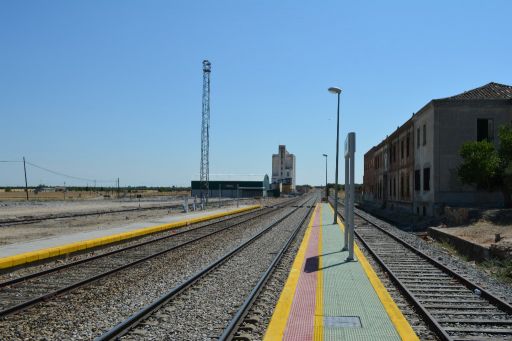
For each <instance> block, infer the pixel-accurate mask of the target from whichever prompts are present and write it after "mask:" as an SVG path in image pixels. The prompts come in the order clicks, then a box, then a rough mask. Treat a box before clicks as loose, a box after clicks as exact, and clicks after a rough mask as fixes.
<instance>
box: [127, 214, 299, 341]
mask: <svg viewBox="0 0 512 341" xmlns="http://www.w3.org/2000/svg"><path fill="white" fill-rule="evenodd" d="M307 212H308V209H307V208H299V209H298V210H297V212H295V213H294V214H292V215H291V216H290V217H288V218H286V219H285V220H284V221H283V222H281V223H279V225H278V226H276V227H274V228H272V229H271V230H270V231H269V232H267V233H266V234H264V235H263V236H262V237H260V238H259V239H257V240H256V241H254V242H253V243H252V244H250V245H249V246H247V247H246V248H244V249H243V250H242V251H240V252H239V253H237V254H236V255H234V256H233V257H232V258H230V259H229V260H228V261H226V262H225V263H224V264H222V265H221V266H219V267H218V268H216V269H215V270H213V271H212V272H210V273H209V274H207V275H206V276H205V277H203V278H202V279H200V280H199V281H198V282H196V283H195V284H194V285H193V286H191V287H189V288H188V289H186V290H185V291H184V292H182V293H180V294H178V296H177V297H175V298H174V299H173V300H172V301H171V302H169V303H167V304H166V305H164V306H163V307H162V308H161V309H160V310H159V311H158V312H156V313H155V314H153V315H152V316H151V317H150V318H148V319H147V320H146V321H144V323H143V324H142V325H139V326H138V327H137V328H135V329H134V330H133V331H131V332H130V333H129V334H128V335H127V336H126V337H124V338H123V339H127V340H137V339H140V338H144V339H145V340H162V339H168V340H213V339H217V338H218V337H219V336H220V335H221V334H222V331H223V330H224V328H225V326H226V324H227V323H228V322H229V320H230V319H231V317H232V315H233V314H234V313H235V312H236V311H237V309H238V308H239V307H240V305H241V304H242V303H243V302H244V300H245V298H246V297H247V295H248V294H249V293H250V291H251V290H252V288H253V287H254V285H255V284H256V283H257V282H258V280H259V279H260V277H261V275H262V274H263V273H264V272H265V271H266V269H267V268H268V266H269V264H270V263H271V262H272V260H273V258H274V257H275V255H276V253H277V252H279V250H280V249H281V247H282V246H283V245H284V243H285V242H286V240H287V239H288V238H289V237H290V235H291V234H292V233H293V231H294V230H295V228H296V227H297V224H299V223H300V221H301V220H302V219H303V218H304V216H305V215H306V214H307Z"/></svg>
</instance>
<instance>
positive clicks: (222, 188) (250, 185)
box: [191, 174, 270, 198]
mask: <svg viewBox="0 0 512 341" xmlns="http://www.w3.org/2000/svg"><path fill="white" fill-rule="evenodd" d="M191 188H192V196H193V197H194V196H197V197H200V196H201V187H200V181H199V180H193V181H192V183H191ZM209 188H210V190H209V197H213V198H217V197H222V198H237V197H238V198H260V197H266V196H267V192H268V190H269V189H270V181H269V177H268V175H266V174H265V175H218V176H217V175H216V176H210V181H209Z"/></svg>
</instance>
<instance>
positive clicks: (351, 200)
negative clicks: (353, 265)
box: [347, 154, 355, 260]
mask: <svg viewBox="0 0 512 341" xmlns="http://www.w3.org/2000/svg"><path fill="white" fill-rule="evenodd" d="M354 173H355V172H354V154H351V155H350V194H349V199H348V202H349V206H350V215H349V217H350V218H349V220H350V223H349V225H350V234H349V238H350V240H349V244H348V246H349V248H348V258H347V260H354V189H355V186H354Z"/></svg>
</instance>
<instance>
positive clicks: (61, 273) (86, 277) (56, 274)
mask: <svg viewBox="0 0 512 341" xmlns="http://www.w3.org/2000/svg"><path fill="white" fill-rule="evenodd" d="M299 200H301V198H295V199H291V200H288V201H286V202H285V203H283V205H279V206H276V207H272V208H266V209H262V210H257V211H251V212H248V213H244V214H241V215H237V216H234V217H228V218H226V219H223V220H221V221H216V222H212V223H208V224H205V225H201V226H199V227H195V228H192V229H189V230H183V231H180V232H176V233H172V232H171V233H165V234H164V235H163V236H160V237H157V238H155V239H150V240H146V241H142V242H140V243H136V244H131V245H128V246H126V247H123V248H120V249H116V250H113V251H110V252H106V253H103V254H98V255H94V256H91V257H88V258H84V259H81V260H78V261H75V262H71V263H68V264H63V265H61V266H57V267H54V268H50V269H47V270H43V271H39V272H35V273H32V274H29V275H25V276H21V277H17V278H14V279H11V280H8V281H5V282H1V283H0V317H3V316H7V315H10V314H12V313H15V312H19V311H20V310H23V309H25V308H27V307H30V306H32V305H34V304H36V303H38V302H41V301H44V300H49V299H51V298H52V297H54V296H57V295H60V294H63V293H66V292H69V291H71V290H74V289H76V288H78V287H81V286H83V285H85V284H88V283H91V282H94V281H97V280H99V279H101V278H104V277H107V276H110V275H113V274H115V273H117V272H119V271H121V270H124V269H127V268H130V267H134V266H136V265H138V264H141V263H143V262H145V261H148V260H150V259H153V258H155V257H158V256H161V255H163V254H166V253H168V252H172V251H174V250H177V249H179V248H183V247H184V246H186V245H189V244H192V243H197V242H199V241H202V240H204V239H207V238H208V237H211V236H214V235H217V234H220V233H228V232H229V231H228V230H230V229H233V228H235V227H238V226H241V225H243V224H246V223H249V222H250V221H254V220H257V219H259V218H261V217H263V216H267V215H269V214H272V213H274V212H276V211H278V210H280V209H282V208H283V207H287V206H289V205H293V204H295V203H296V202H297V201H299Z"/></svg>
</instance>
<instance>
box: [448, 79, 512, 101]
mask: <svg viewBox="0 0 512 341" xmlns="http://www.w3.org/2000/svg"><path fill="white" fill-rule="evenodd" d="M442 99H459V100H460V99H462V100H464V99H512V86H510V85H505V84H499V83H494V82H491V83H489V84H486V85H484V86H481V87H479V88H476V89H472V90H468V91H464V92H463V93H461V94H458V95H455V96H451V97H446V98H442Z"/></svg>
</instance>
